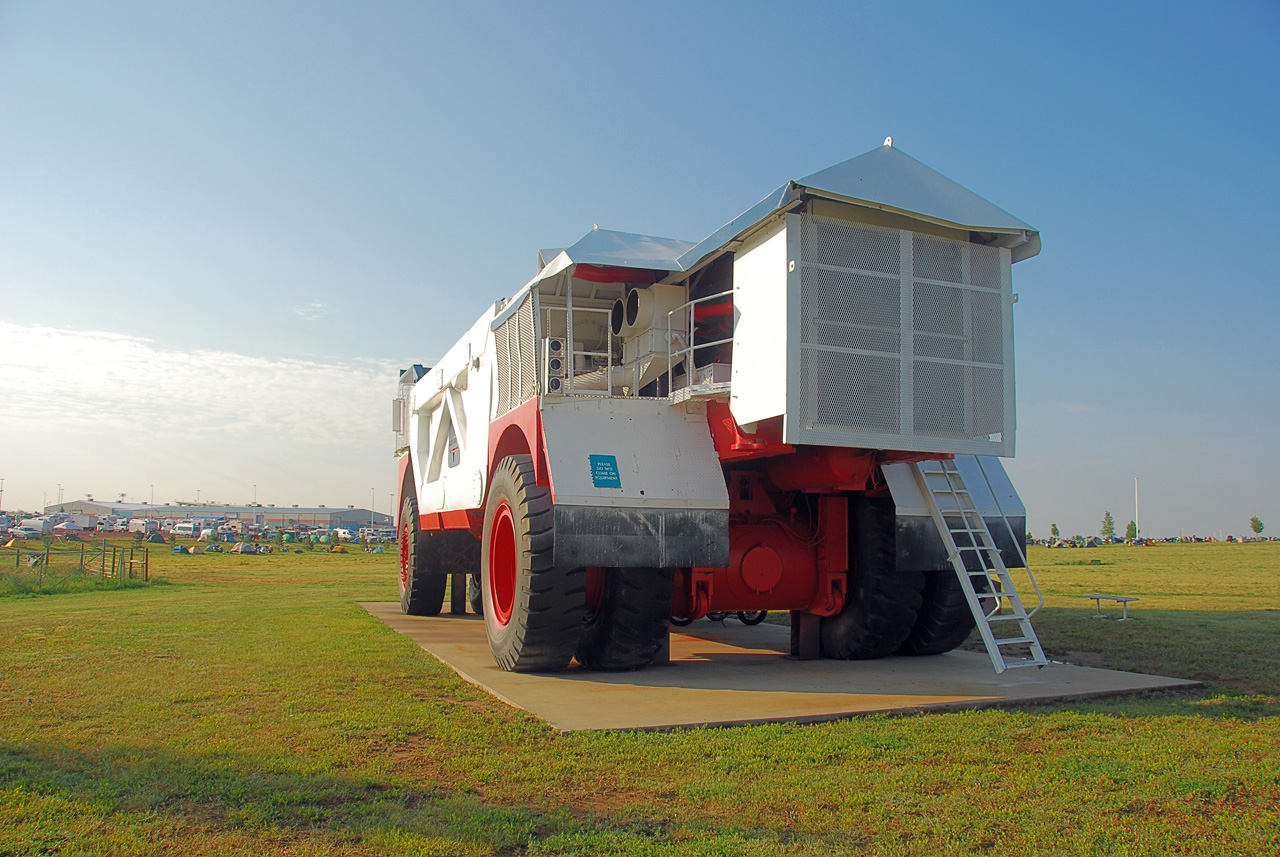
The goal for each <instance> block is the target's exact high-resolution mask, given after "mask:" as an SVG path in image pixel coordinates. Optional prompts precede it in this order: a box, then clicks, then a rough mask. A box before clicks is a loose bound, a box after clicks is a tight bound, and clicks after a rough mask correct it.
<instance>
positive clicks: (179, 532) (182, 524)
mask: <svg viewBox="0 0 1280 857" xmlns="http://www.w3.org/2000/svg"><path fill="white" fill-rule="evenodd" d="M169 532H171V533H173V535H174V536H175V537H176V538H179V539H193V538H195V537H196V535H198V534H199V532H200V530H199V529H198V528H197V527H196V525H195V524H194V523H192V522H191V521H179V522H178V523H176V524H174V525H173V529H172V530H170V531H169Z"/></svg>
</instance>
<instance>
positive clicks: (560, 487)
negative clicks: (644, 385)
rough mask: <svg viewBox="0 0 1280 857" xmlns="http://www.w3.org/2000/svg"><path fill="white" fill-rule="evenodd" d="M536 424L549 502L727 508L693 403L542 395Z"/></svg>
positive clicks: (699, 409)
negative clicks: (542, 448)
mask: <svg viewBox="0 0 1280 857" xmlns="http://www.w3.org/2000/svg"><path fill="white" fill-rule="evenodd" d="M542 428H543V433H544V435H545V437H546V449H547V464H548V465H549V467H550V469H551V486H552V491H553V493H554V495H555V503H556V505H557V506H561V505H571V506H597V507H601V506H619V507H627V508H632V509H728V508H729V495H728V491H727V490H726V488H725V482H724V476H723V475H722V473H721V472H720V459H719V458H718V457H717V456H716V451H715V446H714V445H713V444H712V441H711V432H710V431H709V430H708V428H707V414H706V409H705V408H704V407H703V406H701V405H696V404H692V403H690V404H688V405H671V404H669V403H668V402H667V401H666V400H662V399H587V398H566V399H563V400H559V401H554V402H552V401H546V400H544V402H543V409H542ZM593 456H594V457H595V458H594V461H593ZM593 464H594V465H595V467H594V469H593ZM615 483H616V486H617V487H613V486H614V484H615Z"/></svg>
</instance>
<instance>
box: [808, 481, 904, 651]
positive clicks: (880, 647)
mask: <svg viewBox="0 0 1280 857" xmlns="http://www.w3.org/2000/svg"><path fill="white" fill-rule="evenodd" d="M895 527H896V520H895V513H894V506H893V501H892V500H888V499H872V498H868V497H866V496H865V495H862V494H854V495H852V496H850V497H849V541H850V546H849V576H850V579H851V581H852V585H851V586H850V589H849V593H848V595H847V597H846V599H845V605H844V609H843V610H841V611H840V612H839V613H838V614H837V615H835V616H829V617H827V618H825V619H823V620H822V631H821V637H822V653H823V654H824V655H826V656H827V657H829V658H840V659H843V660H869V659H871V658H882V657H884V656H885V655H887V654H889V653H891V652H893V651H896V650H897V649H898V647H899V646H901V645H902V643H903V641H904V640H906V638H907V636H908V635H909V634H910V633H911V629H912V628H913V627H914V626H915V624H916V614H917V611H918V610H919V609H920V602H921V590H922V589H924V575H923V574H921V573H920V572H918V571H898V569H897V547H896V536H895Z"/></svg>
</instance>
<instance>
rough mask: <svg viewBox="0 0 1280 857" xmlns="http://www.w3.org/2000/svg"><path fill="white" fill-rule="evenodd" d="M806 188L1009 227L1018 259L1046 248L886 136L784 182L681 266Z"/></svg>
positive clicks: (1032, 232) (1001, 229) (978, 227)
mask: <svg viewBox="0 0 1280 857" xmlns="http://www.w3.org/2000/svg"><path fill="white" fill-rule="evenodd" d="M805 191H808V192H811V193H814V194H817V195H819V196H827V197H831V198H833V199H840V200H843V201H845V202H849V203H852V204H854V205H862V206H866V207H868V208H875V209H880V210H884V211H891V212H894V213H897V214H902V215H905V216H907V217H911V218H914V219H916V220H925V221H928V222H932V223H938V224H942V225H944V226H950V227H954V228H959V229H965V230H970V231H974V232H991V233H1005V234H1007V235H1010V236H1011V238H1010V239H1009V240H1007V241H1001V242H998V243H1001V244H1004V245H1006V246H1012V247H1013V251H1012V252H1013V261H1015V262H1017V261H1021V260H1022V259H1026V258H1029V257H1031V256H1034V255H1036V254H1037V253H1039V252H1040V233H1039V232H1038V231H1037V230H1036V229H1035V227H1033V226H1031V225H1029V224H1027V223H1026V222H1024V221H1022V220H1019V219H1018V218H1016V217H1014V216H1013V215H1012V214H1010V213H1009V212H1007V211H1005V210H1004V209H1002V208H1000V207H998V206H996V205H993V204H992V203H990V202H988V201H987V200H985V199H983V198H982V197H980V196H978V195H977V194H976V193H974V192H973V191H971V190H969V189H968V188H966V187H964V186H962V185H959V184H957V183H956V182H954V181H952V180H951V179H949V178H947V177H946V176H944V175H942V174H941V173H939V172H937V171H936V170H934V169H931V168H930V167H927V166H925V165H924V164H922V163H920V162H919V161H917V160H916V159H915V158H913V157H911V156H910V155H908V154H907V153H906V152H903V151H902V150H901V149H896V148H894V146H893V145H892V143H891V142H890V141H888V140H886V141H885V144H884V145H883V146H880V147H878V148H875V149H872V150H871V151H870V152H866V153H864V154H861V155H858V156H857V157H856V158H850V159H849V160H847V161H843V162H841V163H839V164H836V165H835V166H832V167H827V168H826V169H825V170H819V171H818V172H816V173H813V174H812V175H809V176H805V177H804V178H802V179H796V180H795V181H790V182H787V183H786V184H784V185H782V187H780V188H778V189H777V190H775V191H773V192H772V193H771V194H769V195H768V196H766V197H765V198H764V199H762V200H760V202H758V203H756V204H755V205H754V206H752V207H751V208H749V209H747V210H746V211H745V212H743V213H742V214H740V215H738V216H737V217H735V218H734V219H733V220H731V221H729V222H728V223H726V224H725V225H724V226H722V227H721V228H720V229H717V230H716V231H715V232H713V233H712V234H711V235H709V236H708V237H707V238H705V239H703V240H702V241H700V242H699V243H698V244H697V245H695V246H694V247H693V248H692V249H690V250H688V251H686V252H685V253H684V255H682V256H681V257H680V259H679V262H680V267H681V269H682V270H688V269H689V268H692V267H694V266H695V265H697V264H698V262H700V261H701V260H703V259H705V258H706V257H707V256H708V255H710V254H711V253H714V252H715V251H716V250H719V249H720V248H721V247H723V246H724V245H725V244H727V243H729V242H730V241H732V240H734V239H735V238H737V237H739V236H741V235H742V234H743V233H745V232H746V231H747V230H749V229H750V228H751V227H753V226H755V225H756V224H757V223H759V222H760V221H762V220H764V219H765V218H767V217H769V216H770V215H772V214H774V213H775V212H777V211H779V210H780V209H782V208H785V207H786V206H788V205H790V204H791V203H792V202H793V201H794V200H796V199H798V198H799V195H800V194H801V193H802V192H805ZM1015 244H1016V246H1014V245H1015Z"/></svg>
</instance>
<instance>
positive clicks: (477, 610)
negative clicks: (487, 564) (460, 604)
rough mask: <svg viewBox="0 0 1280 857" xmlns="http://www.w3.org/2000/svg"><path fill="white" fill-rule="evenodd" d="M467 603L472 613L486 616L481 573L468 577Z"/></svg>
mask: <svg viewBox="0 0 1280 857" xmlns="http://www.w3.org/2000/svg"><path fill="white" fill-rule="evenodd" d="M467 603H468V604H470V605H471V612H472V613H474V614H476V615H477V616H483V615H484V596H483V595H482V594H481V593H480V573H479V572H476V573H475V574H469V575H467Z"/></svg>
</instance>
